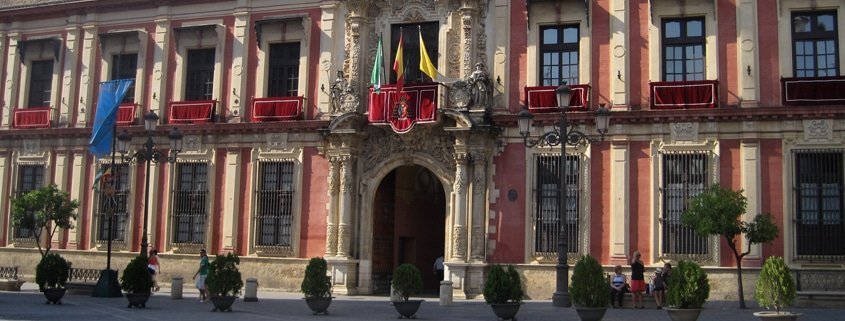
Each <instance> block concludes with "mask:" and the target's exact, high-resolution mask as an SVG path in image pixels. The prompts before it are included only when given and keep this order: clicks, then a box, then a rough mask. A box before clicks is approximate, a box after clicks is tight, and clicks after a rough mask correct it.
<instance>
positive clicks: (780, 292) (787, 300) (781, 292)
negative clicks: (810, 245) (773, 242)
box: [754, 256, 801, 321]
mask: <svg viewBox="0 0 845 321" xmlns="http://www.w3.org/2000/svg"><path fill="white" fill-rule="evenodd" d="M754 294H755V295H754V297H755V298H756V299H757V303H758V304H760V306H761V307H764V308H766V309H769V310H771V309H774V310H775V311H774V312H773V311H765V312H755V313H754V315H756V316H757V317H759V318H760V320H772V321H787V320H789V321H794V320H798V317H799V316H801V313H792V312H786V311H783V309H784V308H786V307H788V306H790V305H792V302H793V301H795V283H794V282H793V281H792V274H791V273H790V272H789V267H787V266H786V263H784V262H783V258H782V257H779V256H771V257H769V258H768V259H766V263H765V264H763V269H762V270H761V271H760V276H759V277H758V279H757V289H756V290H755V292H754Z"/></svg>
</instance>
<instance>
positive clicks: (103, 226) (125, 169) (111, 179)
mask: <svg viewBox="0 0 845 321" xmlns="http://www.w3.org/2000/svg"><path fill="white" fill-rule="evenodd" d="M109 168H111V170H109ZM100 170H101V171H103V173H105V174H103V176H102V177H101V178H100V186H97V209H96V211H97V212H96V213H95V215H96V216H95V217H96V218H97V242H98V243H105V242H107V241H108V240H109V235H111V239H112V241H117V242H124V241H126V221H127V218H128V217H129V213H128V208H129V206H128V203H127V202H128V200H129V186H130V183H129V165H127V164H115V165H114V167H112V166H111V164H101V165H100ZM111 184H114V191H113V194H112V191H111V189H112V187H111ZM112 224H113V225H112ZM109 226H111V228H112V230H111V233H109Z"/></svg>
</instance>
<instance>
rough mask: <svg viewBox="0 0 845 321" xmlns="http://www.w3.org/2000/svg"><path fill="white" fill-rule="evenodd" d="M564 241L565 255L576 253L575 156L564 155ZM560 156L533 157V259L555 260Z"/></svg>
mask: <svg viewBox="0 0 845 321" xmlns="http://www.w3.org/2000/svg"><path fill="white" fill-rule="evenodd" d="M566 159H567V161H566V170H565V175H566V176H565V177H564V179H565V181H566V196H567V197H566V207H567V208H566V240H567V242H568V243H567V244H568V247H567V248H568V251H567V253H568V256H573V255H575V256H577V254H578V253H579V250H578V249H579V248H580V247H579V242H578V232H579V222H580V219H579V218H580V216H579V208H580V205H581V202H580V199H581V189H580V178H581V177H580V175H581V173H580V170H579V168H580V165H581V161H580V159H579V157H578V156H577V155H567V156H566ZM560 160H561V157H560V155H535V156H534V162H535V164H536V167H535V168H536V175H535V180H536V182H535V184H536V185H535V189H534V251H533V252H534V256H535V257H538V258H541V260H544V261H548V260H556V259H557V256H558V253H557V242H558V238H559V235H560V202H559V200H560V197H561V196H560V189H559V188H558V186H559V184H560V179H559V177H560V176H558V175H559V173H560Z"/></svg>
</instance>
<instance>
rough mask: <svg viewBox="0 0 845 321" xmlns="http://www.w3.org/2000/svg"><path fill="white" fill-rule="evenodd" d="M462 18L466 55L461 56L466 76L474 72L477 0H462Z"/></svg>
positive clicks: (462, 68) (463, 71)
mask: <svg viewBox="0 0 845 321" xmlns="http://www.w3.org/2000/svg"><path fill="white" fill-rule="evenodd" d="M458 11H459V12H460V19H461V43H462V44H463V45H462V47H463V53H464V56H463V57H462V58H461V72H462V73H463V76H464V77H465V78H468V77H469V76H470V75H471V74H472V67H473V66H474V65H475V62H474V61H473V60H474V59H473V57H475V46H473V39H474V38H475V37H473V25H474V24H475V16H476V15H477V12H476V11H477V10H476V9H475V0H463V1H461V8H460V9H458Z"/></svg>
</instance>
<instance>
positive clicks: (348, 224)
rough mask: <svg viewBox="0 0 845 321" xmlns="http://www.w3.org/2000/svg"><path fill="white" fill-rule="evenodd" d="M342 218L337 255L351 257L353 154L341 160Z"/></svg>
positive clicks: (338, 231) (340, 220)
mask: <svg viewBox="0 0 845 321" xmlns="http://www.w3.org/2000/svg"><path fill="white" fill-rule="evenodd" d="M340 164H341V169H340V204H341V206H340V218H339V220H338V225H337V256H338V257H346V258H348V257H349V254H350V249H351V247H352V244H351V243H350V241H351V240H352V212H353V208H352V198H353V197H354V194H353V191H352V190H353V184H354V182H355V178H354V177H353V174H352V167H353V166H354V164H355V160H354V159H353V158H352V156H349V155H346V156H343V157H341V160H340Z"/></svg>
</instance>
